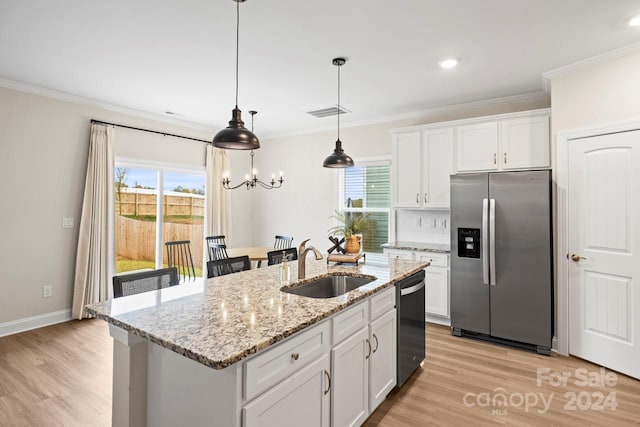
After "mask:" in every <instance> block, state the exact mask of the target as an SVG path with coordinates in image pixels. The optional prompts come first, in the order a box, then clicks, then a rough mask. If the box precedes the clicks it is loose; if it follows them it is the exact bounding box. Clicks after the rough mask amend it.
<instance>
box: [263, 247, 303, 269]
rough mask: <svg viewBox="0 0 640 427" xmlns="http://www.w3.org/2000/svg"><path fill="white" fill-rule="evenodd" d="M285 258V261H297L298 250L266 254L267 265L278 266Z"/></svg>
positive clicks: (279, 250) (283, 250)
mask: <svg viewBox="0 0 640 427" xmlns="http://www.w3.org/2000/svg"><path fill="white" fill-rule="evenodd" d="M284 258H286V259H287V261H295V260H297V259H298V249H296V248H289V249H278V250H275V251H271V252H267V265H273V264H280V263H281V262H282V260H283V259H284Z"/></svg>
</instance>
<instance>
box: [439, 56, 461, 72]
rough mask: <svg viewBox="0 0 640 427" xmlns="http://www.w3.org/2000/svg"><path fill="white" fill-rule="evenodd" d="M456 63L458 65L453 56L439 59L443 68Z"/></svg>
mask: <svg viewBox="0 0 640 427" xmlns="http://www.w3.org/2000/svg"><path fill="white" fill-rule="evenodd" d="M456 65H458V60H457V59H455V58H449V59H445V60H444V61H440V66H441V67H442V68H444V69H445V70H448V69H450V68H454V67H455V66H456Z"/></svg>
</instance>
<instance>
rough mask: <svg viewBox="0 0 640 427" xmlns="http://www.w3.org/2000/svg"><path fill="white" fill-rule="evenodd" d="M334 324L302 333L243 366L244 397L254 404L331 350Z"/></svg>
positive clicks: (326, 324) (323, 324)
mask: <svg viewBox="0 0 640 427" xmlns="http://www.w3.org/2000/svg"><path fill="white" fill-rule="evenodd" d="M330 332H331V323H330V322H323V323H321V324H319V325H317V326H314V327H312V328H311V329H309V330H306V331H303V332H302V333H301V334H300V335H296V336H294V337H293V338H290V339H288V340H286V341H284V342H282V343H281V344H278V345H276V346H275V347H274V348H272V349H269V350H266V351H265V352H264V353H261V354H258V355H257V356H255V357H254V358H253V359H250V360H248V361H246V362H245V364H244V371H245V372H244V373H245V375H244V381H245V384H244V397H245V399H246V400H251V399H253V398H254V397H256V396H257V395H259V394H260V393H262V392H263V391H265V390H267V389H268V388H270V387H271V386H273V385H275V384H277V383H278V382H280V381H282V380H283V379H285V378H287V377H288V376H290V375H291V374H292V373H293V372H295V371H297V370H299V369H300V368H303V367H304V366H306V365H308V364H309V363H311V362H312V361H313V360H315V359H317V358H318V357H319V356H321V355H322V354H325V353H328V352H329V351H330V349H331V338H330V335H329V334H330Z"/></svg>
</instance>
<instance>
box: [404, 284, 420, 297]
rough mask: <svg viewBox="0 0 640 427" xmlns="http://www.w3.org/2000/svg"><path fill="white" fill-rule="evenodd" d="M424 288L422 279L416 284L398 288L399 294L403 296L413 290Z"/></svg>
mask: <svg viewBox="0 0 640 427" xmlns="http://www.w3.org/2000/svg"><path fill="white" fill-rule="evenodd" d="M422 288H424V280H423V281H422V282H420V283H418V284H417V285H413V286H409V287H408V288H404V289H400V296H401V297H403V296H405V295H411V294H413V293H415V292H418V291H419V290H420V289H422Z"/></svg>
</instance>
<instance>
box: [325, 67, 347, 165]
mask: <svg viewBox="0 0 640 427" xmlns="http://www.w3.org/2000/svg"><path fill="white" fill-rule="evenodd" d="M332 62H333V65H335V66H337V67H338V139H337V140H336V148H335V150H333V153H331V154H330V155H329V157H327V158H326V159H324V163H323V164H322V166H324V167H325V168H350V167H352V166H354V164H353V159H352V158H351V157H349V156H348V155H347V154H346V153H345V152H344V150H343V149H342V141H340V111H341V110H340V67H342V66H343V65H344V63H345V62H347V60H346V59H344V58H334V59H333V61H332Z"/></svg>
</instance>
